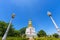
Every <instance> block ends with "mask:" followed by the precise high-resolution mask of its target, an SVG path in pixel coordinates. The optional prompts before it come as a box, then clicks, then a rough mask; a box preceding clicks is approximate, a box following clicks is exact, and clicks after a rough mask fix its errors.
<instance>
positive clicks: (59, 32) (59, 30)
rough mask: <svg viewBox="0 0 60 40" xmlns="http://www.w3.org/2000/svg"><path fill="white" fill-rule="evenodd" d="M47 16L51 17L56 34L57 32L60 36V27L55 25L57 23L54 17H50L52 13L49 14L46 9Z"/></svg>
mask: <svg viewBox="0 0 60 40" xmlns="http://www.w3.org/2000/svg"><path fill="white" fill-rule="evenodd" d="M48 16H49V17H50V18H51V20H52V22H53V24H54V26H55V28H56V30H57V31H58V34H59V37H60V29H59V27H58V26H57V24H56V23H55V21H54V19H53V18H52V15H51V12H49V11H48Z"/></svg>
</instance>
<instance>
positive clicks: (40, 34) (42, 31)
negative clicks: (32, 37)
mask: <svg viewBox="0 0 60 40" xmlns="http://www.w3.org/2000/svg"><path fill="white" fill-rule="evenodd" d="M46 35H47V34H46V32H45V31H44V30H40V31H39V32H38V37H44V36H46Z"/></svg>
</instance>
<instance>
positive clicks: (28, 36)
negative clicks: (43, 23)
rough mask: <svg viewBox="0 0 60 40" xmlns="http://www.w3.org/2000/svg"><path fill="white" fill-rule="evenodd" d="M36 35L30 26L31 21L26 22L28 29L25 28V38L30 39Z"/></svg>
mask: <svg viewBox="0 0 60 40" xmlns="http://www.w3.org/2000/svg"><path fill="white" fill-rule="evenodd" d="M36 36H37V34H36V31H35V28H34V27H33V26H32V21H31V20H29V22H28V27H27V28H26V37H27V38H31V37H34V38H35V37H36Z"/></svg>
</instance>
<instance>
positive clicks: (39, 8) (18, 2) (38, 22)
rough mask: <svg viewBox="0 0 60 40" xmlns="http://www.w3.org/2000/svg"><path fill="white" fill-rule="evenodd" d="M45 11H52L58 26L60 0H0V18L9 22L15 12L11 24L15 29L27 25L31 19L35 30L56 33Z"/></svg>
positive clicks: (59, 24) (59, 21)
mask: <svg viewBox="0 0 60 40" xmlns="http://www.w3.org/2000/svg"><path fill="white" fill-rule="evenodd" d="M47 11H50V12H52V16H53V18H54V20H55V21H56V23H57V25H58V26H59V28H60V0H0V20H1V21H5V22H9V20H10V18H11V14H12V13H15V14H16V16H15V19H14V20H13V22H12V24H13V25H14V28H15V29H17V30H19V29H21V28H23V27H25V26H27V25H28V20H29V19H31V20H32V24H33V27H35V28H36V32H38V31H39V30H41V29H43V30H44V31H45V32H46V33H47V34H53V33H57V31H56V29H55V27H54V25H53V23H52V21H51V19H50V18H49V17H48V16H47Z"/></svg>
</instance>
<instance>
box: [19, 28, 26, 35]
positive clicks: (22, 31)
mask: <svg viewBox="0 0 60 40" xmlns="http://www.w3.org/2000/svg"><path fill="white" fill-rule="evenodd" d="M25 30H26V27H24V28H21V29H20V30H19V33H20V36H23V35H24V36H25Z"/></svg>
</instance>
